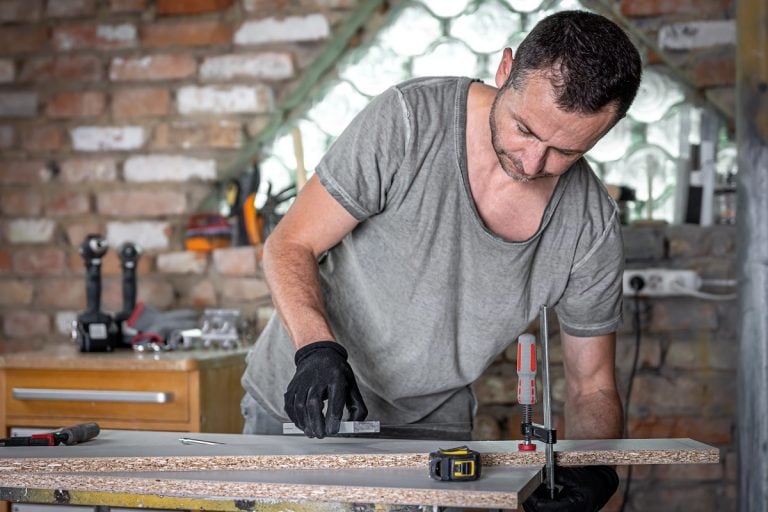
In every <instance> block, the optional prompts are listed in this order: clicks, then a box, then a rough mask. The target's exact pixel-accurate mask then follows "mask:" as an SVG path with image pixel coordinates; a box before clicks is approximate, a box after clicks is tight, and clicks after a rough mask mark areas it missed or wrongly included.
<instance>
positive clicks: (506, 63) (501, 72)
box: [496, 48, 514, 88]
mask: <svg viewBox="0 0 768 512" xmlns="http://www.w3.org/2000/svg"><path fill="white" fill-rule="evenodd" d="M513 61H514V59H513V57H512V49H511V48H504V51H503V52H502V54H501V62H499V67H498V68H497V69H496V87H498V88H501V86H503V85H504V84H505V83H506V81H507V78H508V77H509V73H510V72H511V71H512V62H513Z"/></svg>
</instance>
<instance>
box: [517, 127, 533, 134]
mask: <svg viewBox="0 0 768 512" xmlns="http://www.w3.org/2000/svg"><path fill="white" fill-rule="evenodd" d="M517 130H518V131H519V132H520V133H522V134H523V135H530V134H531V132H529V131H528V128H526V127H525V126H521V125H517Z"/></svg>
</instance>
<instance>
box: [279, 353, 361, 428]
mask: <svg viewBox="0 0 768 512" xmlns="http://www.w3.org/2000/svg"><path fill="white" fill-rule="evenodd" d="M294 359H295V361H296V374H295V375H294V376H293V379H292V380H291V382H290V384H288V391H286V393H285V395H284V398H285V412H286V413H287V414H288V417H289V418H290V419H291V421H292V422H293V423H294V424H295V425H296V426H297V427H299V428H300V429H301V430H303V431H304V434H305V435H306V436H307V437H317V438H319V439H322V438H323V437H325V436H326V435H328V434H338V432H339V424H340V422H341V417H342V415H343V414H344V406H345V405H346V406H347V408H348V409H349V419H350V420H351V421H362V420H364V419H365V417H366V416H367V415H368V408H367V407H366V406H365V403H364V402H363V396H362V395H361V394H360V389H358V387H357V381H355V375H354V374H353V373H352V368H351V367H350V366H349V363H347V351H346V350H344V347H342V346H341V345H339V344H338V343H335V342H333V341H318V342H315V343H311V344H309V345H306V346H304V347H302V348H300V349H299V350H297V351H296V356H295V358H294ZM325 400H328V407H327V410H326V412H325V417H324V416H323V402H324V401H325Z"/></svg>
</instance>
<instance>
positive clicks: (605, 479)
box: [523, 466, 619, 512]
mask: <svg viewBox="0 0 768 512" xmlns="http://www.w3.org/2000/svg"><path fill="white" fill-rule="evenodd" d="M555 484H556V485H555V488H556V492H555V499H554V500H552V499H550V497H549V489H547V486H546V485H545V484H541V485H540V486H539V488H538V489H536V490H535V491H534V493H533V494H531V495H530V496H529V497H528V499H527V500H525V501H524V502H523V508H524V509H525V512H597V511H598V510H600V509H601V508H602V507H604V506H605V504H606V503H607V502H608V500H609V499H611V496H613V493H615V492H616V489H617V488H618V487H619V476H618V475H617V474H616V471H614V469H613V468H611V467H608V466H584V467H574V468H571V467H568V468H564V467H560V466H557V470H556V471H555ZM558 487H560V488H558Z"/></svg>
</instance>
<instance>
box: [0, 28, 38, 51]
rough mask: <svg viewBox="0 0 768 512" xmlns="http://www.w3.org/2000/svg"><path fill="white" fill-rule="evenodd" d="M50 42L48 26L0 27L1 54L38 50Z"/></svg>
mask: <svg viewBox="0 0 768 512" xmlns="http://www.w3.org/2000/svg"><path fill="white" fill-rule="evenodd" d="M47 43H48V29H47V28H46V27H2V28H0V54H4V55H18V54H20V53H31V52H37V51H40V50H42V49H43V48H45V46H46V44H47Z"/></svg>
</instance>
